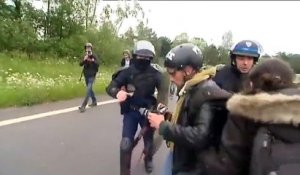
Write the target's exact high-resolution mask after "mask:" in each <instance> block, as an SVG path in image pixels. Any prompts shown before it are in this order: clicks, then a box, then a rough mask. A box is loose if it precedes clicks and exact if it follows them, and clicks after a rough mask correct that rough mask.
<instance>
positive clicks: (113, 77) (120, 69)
mask: <svg viewBox="0 0 300 175" xmlns="http://www.w3.org/2000/svg"><path fill="white" fill-rule="evenodd" d="M128 68H129V67H121V68H119V69H117V70H116V71H115V72H114V73H113V74H112V76H111V78H112V80H113V79H115V78H116V77H117V76H118V75H119V74H120V72H122V71H123V70H126V69H128Z"/></svg>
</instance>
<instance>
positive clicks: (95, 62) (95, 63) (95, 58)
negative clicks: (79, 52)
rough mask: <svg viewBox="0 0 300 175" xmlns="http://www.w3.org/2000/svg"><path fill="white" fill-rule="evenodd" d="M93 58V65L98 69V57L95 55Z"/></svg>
mask: <svg viewBox="0 0 300 175" xmlns="http://www.w3.org/2000/svg"><path fill="white" fill-rule="evenodd" d="M93 57H94V65H95V67H96V68H98V67H99V62H100V60H99V57H97V56H96V55H93Z"/></svg>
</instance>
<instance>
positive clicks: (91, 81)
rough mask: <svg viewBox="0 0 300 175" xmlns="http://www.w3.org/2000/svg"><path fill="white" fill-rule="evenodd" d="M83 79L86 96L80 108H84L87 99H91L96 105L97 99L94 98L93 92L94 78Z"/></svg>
mask: <svg viewBox="0 0 300 175" xmlns="http://www.w3.org/2000/svg"><path fill="white" fill-rule="evenodd" d="M84 78H85V85H86V96H85V98H84V100H83V103H82V106H86V105H87V103H88V101H89V98H90V97H91V98H92V102H93V103H96V102H97V99H96V97H95V93H94V91H93V84H94V82H95V77H84Z"/></svg>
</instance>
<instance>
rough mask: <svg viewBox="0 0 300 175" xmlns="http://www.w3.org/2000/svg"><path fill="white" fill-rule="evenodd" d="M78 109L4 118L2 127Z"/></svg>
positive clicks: (1, 123)
mask: <svg viewBox="0 0 300 175" xmlns="http://www.w3.org/2000/svg"><path fill="white" fill-rule="evenodd" d="M116 102H118V100H116V99H114V100H107V101H103V102H98V103H97V105H98V106H102V105H106V104H111V103H116ZM87 108H90V107H88V106H87ZM77 110H78V106H76V107H71V108H65V109H60V110H55V111H49V112H44V113H39V114H34V115H27V116H23V117H20V118H15V119H9V120H4V121H0V127H1V126H6V125H11V124H15V123H20V122H25V121H29V120H35V119H39V118H44V117H49V116H53V115H57V114H63V113H67V112H72V111H77Z"/></svg>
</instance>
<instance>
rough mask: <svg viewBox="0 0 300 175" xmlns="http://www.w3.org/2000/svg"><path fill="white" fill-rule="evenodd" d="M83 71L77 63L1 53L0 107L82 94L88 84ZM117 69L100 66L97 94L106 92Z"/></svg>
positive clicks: (23, 104)
mask: <svg viewBox="0 0 300 175" xmlns="http://www.w3.org/2000/svg"><path fill="white" fill-rule="evenodd" d="M78 61H79V60H78ZM81 70H82V67H80V66H79V65H78V62H74V63H71V62H68V61H64V60H62V59H60V60H58V59H53V58H52V59H51V58H49V59H44V60H40V59H27V58H26V57H25V56H22V55H20V56H19V57H17V58H11V57H9V56H7V55H5V54H0V108H3V107H10V106H25V105H26V106H27V105H33V104H37V103H43V102H51V101H58V100H66V99H72V98H75V97H82V96H84V95H85V85H84V79H83V78H82V80H81V82H79V77H80V74H81ZM114 70H115V68H107V67H105V68H104V67H103V66H101V65H100V72H98V74H97V78H96V82H95V84H94V91H95V93H96V94H102V93H104V90H105V87H106V85H107V84H108V82H109V81H110V78H111V73H112V72H113V71H114Z"/></svg>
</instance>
